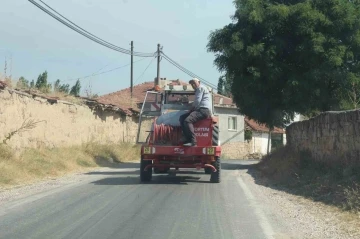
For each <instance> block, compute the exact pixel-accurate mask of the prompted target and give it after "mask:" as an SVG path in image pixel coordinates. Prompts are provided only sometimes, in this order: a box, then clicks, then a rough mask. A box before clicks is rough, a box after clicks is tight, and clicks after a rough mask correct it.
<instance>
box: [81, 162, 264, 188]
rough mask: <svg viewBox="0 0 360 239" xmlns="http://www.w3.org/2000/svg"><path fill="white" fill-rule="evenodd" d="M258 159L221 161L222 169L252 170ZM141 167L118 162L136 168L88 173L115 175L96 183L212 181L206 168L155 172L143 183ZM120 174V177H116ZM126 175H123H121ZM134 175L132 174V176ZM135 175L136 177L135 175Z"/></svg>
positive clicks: (131, 183) (120, 166)
mask: <svg viewBox="0 0 360 239" xmlns="http://www.w3.org/2000/svg"><path fill="white" fill-rule="evenodd" d="M257 163H258V161H254V160H253V161H243V160H236V161H235V160H225V161H224V162H222V163H221V169H222V170H251V169H253V168H254V167H255V166H256V164H257ZM139 167H140V164H139V163H122V164H116V167H114V166H113V167H112V168H117V169H134V170H131V171H107V172H102V171H93V172H89V173H87V174H88V175H110V176H111V175H113V176H115V177H110V178H104V179H101V180H98V181H95V182H92V183H93V184H95V185H134V184H178V185H187V184H188V183H210V175H206V174H205V173H204V169H200V170H196V169H189V170H185V169H182V170H181V171H177V172H176V174H175V173H174V172H171V173H168V174H155V173H153V177H152V180H151V182H147V183H141V182H140V177H139V175H140V170H139V169H138V168H139ZM116 175H119V176H120V177H116ZM122 175H124V176H123V177H121V176H122ZM130 175H132V176H130ZM134 176H135V177H134Z"/></svg>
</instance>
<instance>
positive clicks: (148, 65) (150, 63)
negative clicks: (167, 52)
mask: <svg viewBox="0 0 360 239" xmlns="http://www.w3.org/2000/svg"><path fill="white" fill-rule="evenodd" d="M154 59H155V57H154V58H153V59H152V60H151V61H150V63H149V65H148V66H147V67H146V68H145V70H144V71H143V72H142V73H141V75H140V76H139V77H138V78H137V79H136V80H135V81H134V85H135V83H136V82H137V81H138V80H139V79H140V78H141V77H142V76H143V75H144V74H145V72H146V70H147V69H148V68H149V66H150V65H151V63H153V61H154Z"/></svg>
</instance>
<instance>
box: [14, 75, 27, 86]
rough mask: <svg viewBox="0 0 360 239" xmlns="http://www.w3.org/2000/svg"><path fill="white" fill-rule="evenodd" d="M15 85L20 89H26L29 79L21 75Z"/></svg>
mask: <svg viewBox="0 0 360 239" xmlns="http://www.w3.org/2000/svg"><path fill="white" fill-rule="evenodd" d="M16 87H17V88H20V89H26V88H29V87H30V85H29V81H28V80H26V79H25V78H24V77H23V76H21V77H20V78H19V80H18V82H17V83H16Z"/></svg>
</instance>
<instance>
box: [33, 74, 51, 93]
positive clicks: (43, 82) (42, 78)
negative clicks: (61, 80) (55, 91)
mask: <svg viewBox="0 0 360 239" xmlns="http://www.w3.org/2000/svg"><path fill="white" fill-rule="evenodd" d="M47 78H48V73H47V71H44V72H43V73H42V74H40V75H39V76H38V78H37V81H36V83H35V87H36V88H37V89H39V90H40V91H42V92H44V93H49V92H50V91H51V84H48V81H47Z"/></svg>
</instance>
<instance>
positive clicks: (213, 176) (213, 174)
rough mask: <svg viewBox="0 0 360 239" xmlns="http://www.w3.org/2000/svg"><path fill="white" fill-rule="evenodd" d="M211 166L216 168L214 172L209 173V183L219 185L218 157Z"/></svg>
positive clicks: (219, 164) (219, 166)
mask: <svg viewBox="0 0 360 239" xmlns="http://www.w3.org/2000/svg"><path fill="white" fill-rule="evenodd" d="M212 165H213V166H214V167H215V168H216V172H211V176H210V182H211V183H220V175H221V162H220V157H216V159H215V162H213V163H212Z"/></svg>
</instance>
